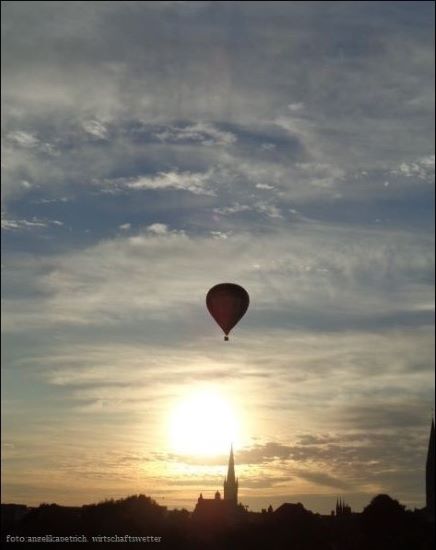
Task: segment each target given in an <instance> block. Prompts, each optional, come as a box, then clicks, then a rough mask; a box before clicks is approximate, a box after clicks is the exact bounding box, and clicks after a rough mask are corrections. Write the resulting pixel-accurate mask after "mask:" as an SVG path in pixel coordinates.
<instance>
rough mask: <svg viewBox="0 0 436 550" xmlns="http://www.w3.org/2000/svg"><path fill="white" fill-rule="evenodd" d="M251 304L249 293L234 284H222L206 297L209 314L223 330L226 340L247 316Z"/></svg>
mask: <svg viewBox="0 0 436 550" xmlns="http://www.w3.org/2000/svg"><path fill="white" fill-rule="evenodd" d="M249 303H250V297H249V296H248V292H247V291H246V290H245V289H244V288H242V286H239V285H236V284H234V283H221V284H219V285H215V286H214V287H212V288H211V289H210V290H209V292H208V293H207V296H206V305H207V309H208V310H209V313H210V314H211V315H212V317H213V318H214V319H215V321H216V322H217V323H218V325H219V326H220V327H221V328H222V329H223V331H224V334H225V338H224V340H228V334H229V332H230V331H231V330H232V328H233V327H234V326H235V325H236V324H237V323H238V321H239V320H240V319H242V317H243V316H244V315H245V312H246V311H247V309H248V304H249Z"/></svg>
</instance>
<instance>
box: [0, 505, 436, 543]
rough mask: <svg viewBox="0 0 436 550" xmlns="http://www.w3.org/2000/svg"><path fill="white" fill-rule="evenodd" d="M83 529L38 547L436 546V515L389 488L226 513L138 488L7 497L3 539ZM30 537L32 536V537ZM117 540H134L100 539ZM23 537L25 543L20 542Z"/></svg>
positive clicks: (3, 514)
mask: <svg viewBox="0 0 436 550" xmlns="http://www.w3.org/2000/svg"><path fill="white" fill-rule="evenodd" d="M47 535H50V536H53V537H60V536H84V537H86V539H87V543H83V542H82V543H74V542H73V543H68V544H67V546H65V543H62V542H58V543H56V540H54V541H53V542H51V544H48V543H47V542H40V543H38V542H36V543H35V542H34V543H33V544H32V547H49V548H53V549H54V548H57V547H62V548H69V547H72V546H73V547H79V546H80V547H81V548H84V547H87V546H89V544H96V542H93V540H92V537H96V536H97V537H98V536H105V537H113V536H118V537H124V536H125V535H128V536H130V537H158V538H160V540H159V541H158V540H157V539H154V540H152V539H148V540H144V541H143V542H139V541H137V544H141V545H142V547H144V546H145V545H147V546H154V547H156V548H168V549H193V550H197V549H198V550H200V549H201V550H207V549H211V550H243V549H245V548H246V549H250V550H251V549H254V550H257V549H259V550H265V549H271V550H274V549H284V550H430V549H433V548H434V521H433V518H431V517H430V516H429V515H428V514H427V513H426V511H425V510H415V511H408V510H406V509H405V507H404V506H402V505H401V504H400V503H399V502H398V501H396V500H393V499H392V498H390V497H389V496H387V495H378V496H377V497H375V498H374V499H373V500H372V501H371V502H370V503H369V505H368V506H367V507H366V508H365V509H364V510H363V512H362V513H359V514H357V513H351V512H350V513H349V514H345V515H343V516H336V515H332V516H322V515H319V514H314V513H312V512H310V511H308V510H306V509H305V508H304V507H303V505H301V504H283V505H282V506H280V507H279V508H277V510H275V511H273V510H272V509H269V510H268V511H263V512H262V513H254V512H248V511H247V510H245V509H244V508H243V507H242V506H239V507H237V508H235V510H234V512H233V513H232V514H230V515H228V516H226V517H223V516H220V517H214V516H213V514H212V515H210V516H208V517H201V518H200V517H198V516H197V515H196V514H195V513H191V512H188V511H187V510H167V509H166V508H165V507H163V506H160V505H158V504H157V503H156V502H155V501H154V500H153V499H151V498H150V497H147V496H144V495H139V496H130V497H128V498H125V499H121V500H109V501H105V502H101V503H98V504H92V505H84V506H82V507H66V506H58V505H56V504H41V505H40V506H39V507H37V508H26V507H24V506H21V507H20V506H18V505H12V504H3V505H2V539H3V542H8V544H9V547H13V546H14V544H19V541H20V540H21V542H23V539H22V538H21V539H18V538H17V537H25V540H26V542H28V539H27V537H29V536H31V537H43V536H47ZM29 543H30V542H29ZM100 543H103V546H102V548H103V547H104V546H105V545H106V544H109V545H111V546H114V547H117V548H132V544H133V545H135V542H133V540H130V541H129V542H127V541H126V542H113V543H112V542H111V541H110V540H107V539H106V540H103V539H102V540H101V541H100ZM19 545H20V544H19Z"/></svg>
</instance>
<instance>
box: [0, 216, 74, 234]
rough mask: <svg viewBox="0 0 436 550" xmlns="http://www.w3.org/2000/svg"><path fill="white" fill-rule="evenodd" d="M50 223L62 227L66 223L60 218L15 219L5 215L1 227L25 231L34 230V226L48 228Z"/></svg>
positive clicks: (7, 229)
mask: <svg viewBox="0 0 436 550" xmlns="http://www.w3.org/2000/svg"><path fill="white" fill-rule="evenodd" d="M50 225H55V226H59V227H62V226H63V225H64V224H63V222H61V221H59V220H41V219H38V218H36V217H33V218H32V219H31V220H25V219H21V220H13V219H10V218H8V217H3V216H2V220H1V228H2V229H3V230H4V231H23V230H33V229H34V228H38V227H40V228H47V227H49V226H50Z"/></svg>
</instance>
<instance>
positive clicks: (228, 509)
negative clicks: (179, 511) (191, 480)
mask: <svg viewBox="0 0 436 550" xmlns="http://www.w3.org/2000/svg"><path fill="white" fill-rule="evenodd" d="M238 510H239V507H238V480H237V479H236V476H235V459H234V456H233V446H231V448H230V456H229V464H228V468H227V476H226V477H225V478H224V498H221V493H220V492H219V491H217V492H216V493H215V496H214V498H204V497H203V494H202V493H200V496H199V497H198V501H197V504H196V506H195V509H194V513H193V517H194V518H196V519H197V520H200V521H201V522H203V523H209V524H211V525H212V524H213V525H217V524H218V525H219V524H220V523H221V524H223V523H228V522H229V521H231V520H232V519H235V517H236V512H237V511H238Z"/></svg>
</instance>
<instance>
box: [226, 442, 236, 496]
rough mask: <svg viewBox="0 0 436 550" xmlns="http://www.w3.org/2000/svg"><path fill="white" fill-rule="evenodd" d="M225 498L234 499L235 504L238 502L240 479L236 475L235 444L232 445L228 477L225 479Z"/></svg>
mask: <svg viewBox="0 0 436 550" xmlns="http://www.w3.org/2000/svg"><path fill="white" fill-rule="evenodd" d="M224 500H232V501H233V502H234V503H235V504H237V503H238V480H237V479H236V477H235V458H234V456H233V444H232V445H231V447H230V456H229V465H228V468H227V477H226V479H225V480H224Z"/></svg>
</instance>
